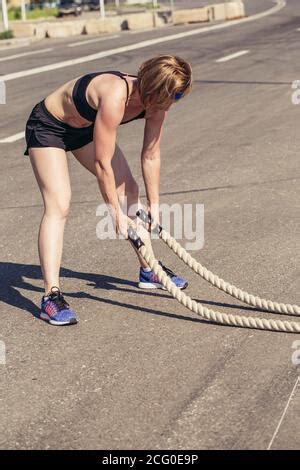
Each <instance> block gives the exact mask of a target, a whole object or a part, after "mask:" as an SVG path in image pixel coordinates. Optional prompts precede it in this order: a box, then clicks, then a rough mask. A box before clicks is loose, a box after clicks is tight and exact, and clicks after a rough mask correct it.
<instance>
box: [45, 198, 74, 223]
mask: <svg viewBox="0 0 300 470" xmlns="http://www.w3.org/2000/svg"><path fill="white" fill-rule="evenodd" d="M70 204H71V196H66V197H63V198H52V199H47V200H45V214H46V215H47V216H52V217H59V218H61V219H65V218H66V217H67V216H68V214H69V212H70Z"/></svg>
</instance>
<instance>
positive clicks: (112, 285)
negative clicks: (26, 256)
mask: <svg viewBox="0 0 300 470" xmlns="http://www.w3.org/2000/svg"><path fill="white" fill-rule="evenodd" d="M0 276H1V285H0V301H2V302H4V303H6V304H8V305H11V306H13V307H17V308H20V309H21V310H25V311H27V312H29V313H31V314H32V315H33V316H34V317H38V315H39V308H38V307H37V305H36V304H35V303H33V302H32V301H31V300H30V296H29V298H28V297H26V296H24V295H23V294H22V293H21V292H19V290H18V289H24V290H28V291H30V292H39V293H40V294H41V295H42V294H43V289H42V288H41V287H37V286H34V285H33V284H30V282H28V281H25V280H24V279H23V278H24V277H26V278H29V279H38V280H42V273H41V269H40V267H39V266H37V265H31V264H21V263H10V262H0ZM61 277H62V278H70V279H79V280H83V281H87V285H88V286H92V287H94V289H103V290H116V291H121V292H127V293H131V294H135V295H136V294H138V295H148V296H155V297H160V298H165V299H168V298H169V299H170V300H171V297H170V295H169V294H162V293H161V292H162V291H159V292H148V291H144V290H139V289H138V288H136V283H135V282H132V281H129V280H126V279H121V278H118V277H113V276H107V275H103V274H94V273H82V272H78V271H73V270H71V269H66V268H61ZM116 284H119V285H121V286H124V287H119V286H117V285H116ZM130 287H134V289H132V288H130ZM66 295H67V296H68V297H70V298H75V299H76V298H77V299H89V300H95V301H98V302H101V303H104V304H107V305H114V306H118V307H121V308H128V309H130V310H134V311H138V312H139V313H147V314H149V313H150V314H152V315H153V314H154V315H159V316H163V317H170V318H176V319H178V320H187V321H192V322H198V323H207V321H206V320H201V319H199V318H193V317H188V316H185V315H178V314H173V313H170V312H163V311H161V310H154V309H152V308H148V307H145V306H143V307H141V306H140V305H134V304H130V303H125V302H123V301H118V300H113V299H105V298H103V297H98V296H95V295H91V294H89V293H88V292H83V291H79V292H76V293H74V292H69V293H66ZM194 300H197V301H198V302H200V303H202V304H205V305H211V306H219V307H229V308H231V309H238V310H250V311H252V312H257V311H263V310H259V309H255V308H253V307H246V306H240V305H232V304H227V303H222V302H214V301H208V300H204V299H194ZM170 307H171V304H170Z"/></svg>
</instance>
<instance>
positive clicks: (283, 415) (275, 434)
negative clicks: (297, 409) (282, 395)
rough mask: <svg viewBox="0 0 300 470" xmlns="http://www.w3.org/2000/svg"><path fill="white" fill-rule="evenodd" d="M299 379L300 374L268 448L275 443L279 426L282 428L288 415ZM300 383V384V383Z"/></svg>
mask: <svg viewBox="0 0 300 470" xmlns="http://www.w3.org/2000/svg"><path fill="white" fill-rule="evenodd" d="M299 379H300V376H299V377H298V378H297V380H296V383H295V385H294V387H293V390H292V393H291V394H290V397H289V399H288V402H287V404H286V406H285V408H284V410H283V414H282V416H281V418H280V421H279V423H278V426H277V428H276V429H275V432H274V434H273V437H272V439H271V442H270V444H269V445H268V447H267V450H270V449H271V447H272V444H273V442H274V440H275V437H276V436H277V434H278V431H279V428H280V426H281V424H282V421H283V420H284V417H285V415H286V412H287V409H288V407H289V404H290V402H291V400H292V398H293V395H294V393H295V390H296V388H297V386H298V382H299ZM299 384H300V383H299Z"/></svg>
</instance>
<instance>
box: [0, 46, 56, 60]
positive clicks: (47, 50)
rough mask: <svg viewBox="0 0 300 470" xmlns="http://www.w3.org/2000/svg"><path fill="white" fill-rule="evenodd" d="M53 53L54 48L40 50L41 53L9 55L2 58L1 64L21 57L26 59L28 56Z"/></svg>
mask: <svg viewBox="0 0 300 470" xmlns="http://www.w3.org/2000/svg"><path fill="white" fill-rule="evenodd" d="M50 51H53V47H48V48H47V49H40V50H39V51H31V52H22V53H21V54H14V55H9V56H7V57H1V58H0V62H5V61H6V60H12V59H18V58H19V57H25V56H27V55H34V54H42V53H43V52H50Z"/></svg>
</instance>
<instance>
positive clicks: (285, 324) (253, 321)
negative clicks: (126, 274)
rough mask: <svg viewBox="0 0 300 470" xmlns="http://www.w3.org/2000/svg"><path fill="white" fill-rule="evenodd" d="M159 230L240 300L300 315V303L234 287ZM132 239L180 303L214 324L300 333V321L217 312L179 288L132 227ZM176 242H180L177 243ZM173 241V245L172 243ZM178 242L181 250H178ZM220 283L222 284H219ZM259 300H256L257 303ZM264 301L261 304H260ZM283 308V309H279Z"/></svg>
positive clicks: (193, 266)
mask: <svg viewBox="0 0 300 470" xmlns="http://www.w3.org/2000/svg"><path fill="white" fill-rule="evenodd" d="M137 215H138V216H139V217H141V219H142V220H144V222H149V219H148V216H147V214H146V213H145V212H144V211H139V212H138V213H137ZM155 230H156V233H159V234H160V236H161V237H162V234H163V235H164V238H162V239H163V240H164V241H165V243H167V244H168V246H170V248H171V249H172V250H173V251H174V252H175V253H176V254H177V256H179V257H180V259H183V260H184V262H186V264H187V265H188V266H189V267H190V268H191V269H193V270H194V271H195V272H196V273H197V274H199V275H200V276H202V277H204V279H206V280H207V281H208V282H211V283H212V284H213V285H215V286H216V287H218V288H219V289H221V290H224V292H226V293H228V294H230V295H233V296H234V297H236V298H238V299H239V300H242V299H244V300H243V301H244V302H246V303H250V302H251V303H250V305H255V306H260V307H261V308H264V309H265V310H269V311H272V312H274V311H276V312H277V313H287V314H288V313H289V312H290V311H291V309H292V314H294V315H297V313H296V312H300V309H299V307H298V306H295V305H294V306H289V305H285V304H277V303H274V302H271V301H266V300H264V299H260V298H259V297H255V296H251V295H250V294H248V293H246V292H243V291H241V290H240V289H237V288H236V287H235V286H232V285H230V284H228V283H226V282H225V281H223V280H222V279H220V278H218V276H215V275H214V274H213V273H211V272H210V271H208V270H207V269H206V268H204V267H203V266H202V265H201V264H200V263H198V262H197V261H196V260H195V259H193V258H192V257H191V256H190V255H189V254H188V253H187V252H186V251H185V250H184V249H183V248H182V247H180V245H179V243H178V242H176V240H174V239H173V238H172V237H171V236H170V235H169V234H168V233H167V232H166V231H164V230H163V229H162V228H161V227H156V228H155ZM128 236H129V240H130V241H131V242H132V243H133V244H134V246H135V247H136V248H137V249H138V250H139V253H140V254H141V255H142V257H143V258H144V260H145V261H146V263H147V264H148V265H149V267H150V268H151V270H152V271H153V272H154V273H155V274H156V275H157V277H158V279H159V282H160V283H161V284H162V285H163V286H164V287H165V289H166V290H167V291H168V292H169V293H170V294H171V295H172V297H174V298H175V299H176V300H178V302H180V303H181V304H182V305H184V306H185V307H187V308H188V309H189V310H191V311H192V312H194V313H196V314H197V315H200V316H201V317H203V318H204V319H206V320H210V321H213V322H214V323H219V324H223V325H233V326H238V327H242V328H256V329H263V330H270V331H284V332H289V333H300V323H299V322H289V321H281V320H267V319H263V318H254V317H245V316H243V317H241V316H239V315H232V314H230V315H228V314H225V313H221V312H215V311H214V310H211V309H209V308H207V307H205V306H204V305H202V304H201V303H199V302H196V301H195V300H193V299H191V297H189V296H188V295H186V294H185V293H184V292H183V291H182V290H180V289H178V288H177V287H176V286H175V284H174V283H173V282H172V281H171V279H170V277H169V276H168V275H167V274H166V273H165V272H164V270H163V269H162V267H161V266H160V265H159V264H158V261H157V260H156V259H155V258H154V257H153V256H152V254H151V253H150V252H149V251H148V250H147V248H146V247H145V245H144V243H143V242H142V240H141V239H140V238H139V237H138V235H137V233H136V232H135V231H134V229H133V228H132V227H130V228H129V230H128ZM174 241H175V242H176V245H175V243H174ZM168 242H169V243H170V244H169V243H168ZM178 245H179V247H180V248H181V250H182V251H181V250H179V249H178ZM219 286H220V287H219ZM253 302H256V303H253ZM257 302H260V303H257ZM279 309H280V311H279Z"/></svg>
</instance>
